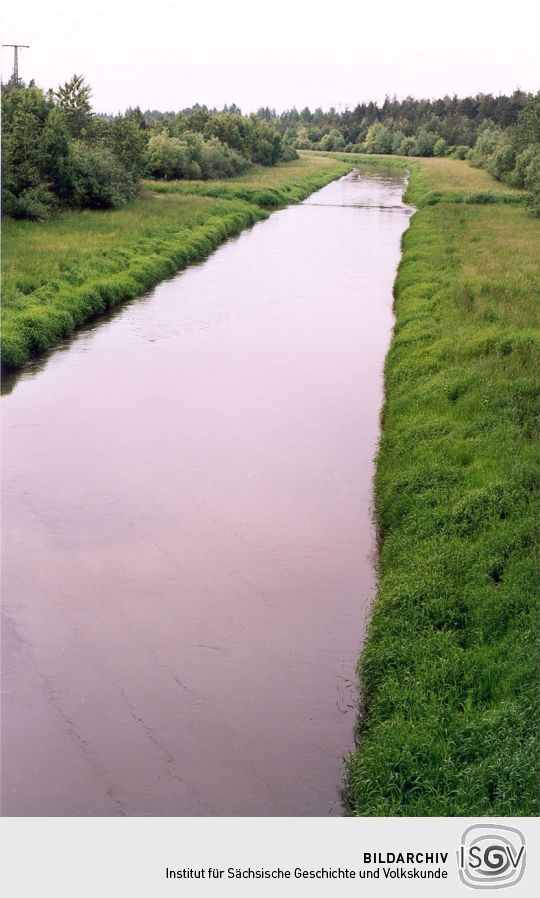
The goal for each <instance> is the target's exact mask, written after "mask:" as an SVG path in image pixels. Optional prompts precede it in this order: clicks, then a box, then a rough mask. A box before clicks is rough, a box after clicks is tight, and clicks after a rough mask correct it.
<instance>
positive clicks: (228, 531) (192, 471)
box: [1, 173, 409, 816]
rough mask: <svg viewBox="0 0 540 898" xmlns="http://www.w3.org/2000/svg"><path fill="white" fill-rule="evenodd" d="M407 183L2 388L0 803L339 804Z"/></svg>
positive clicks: (366, 597)
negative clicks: (0, 758)
mask: <svg viewBox="0 0 540 898" xmlns="http://www.w3.org/2000/svg"><path fill="white" fill-rule="evenodd" d="M402 192H403V181H402V180H400V179H395V178H391V177H387V176H384V175H362V176H360V175H358V174H355V173H353V174H351V175H348V176H347V177H345V178H342V179H341V180H339V181H337V182H334V183H332V184H330V185H328V186H327V187H325V188H323V189H322V190H319V191H318V192H317V193H315V194H312V195H311V196H310V197H309V198H308V199H307V200H306V201H305V202H304V203H302V204H300V205H296V206H291V207H288V208H287V209H284V210H281V211H278V212H276V213H274V214H273V215H272V216H271V217H270V218H269V219H268V220H267V221H264V222H260V223H258V224H256V225H255V226H254V227H253V228H251V229H250V230H248V231H245V232H243V233H242V234H241V235H240V236H239V237H237V238H235V239H233V240H229V241H228V242H227V243H226V244H224V245H223V246H221V247H220V248H219V249H218V250H217V251H216V252H214V253H213V255H212V256H211V257H210V258H208V259H207V260H205V261H204V262H202V263H201V264H199V265H195V266H193V267H190V268H188V269H187V270H185V271H184V272H182V273H181V274H179V275H177V276H175V277H174V278H172V279H171V280H169V281H166V282H163V283H162V284H160V285H159V286H158V287H157V288H156V289H154V290H153V291H152V292H151V293H149V294H148V295H147V296H145V297H143V298H141V299H140V300H137V301H134V302H131V303H129V304H127V305H125V306H124V307H122V308H121V309H120V310H118V311H117V312H116V313H115V314H114V315H111V316H110V317H109V318H107V319H105V320H104V319H101V320H99V321H96V322H95V323H94V324H92V326H90V327H88V328H86V329H85V330H84V331H81V332H80V333H79V334H78V335H77V336H76V337H75V338H74V339H72V340H70V341H67V342H66V343H65V344H64V345H63V346H61V347H60V348H59V349H58V350H57V351H56V352H54V353H52V354H51V355H50V356H49V357H48V358H47V359H45V361H41V362H40V363H37V364H34V365H33V366H30V367H29V368H28V369H27V370H26V371H25V372H24V373H22V374H21V375H20V376H18V377H17V378H15V379H14V380H13V381H12V382H9V381H8V382H7V383H6V388H7V394H6V395H5V397H4V399H3V404H4V411H3V443H4V450H3V489H4V501H3V556H4V565H3V570H4V573H3V605H2V640H3V652H2V659H3V680H2V683H3V685H2V691H3V695H2V806H1V807H2V813H3V814H4V815H25V816H26V815H27V816H41V815H47V816H78V815H88V816H94V815H101V816H112V815H128V816H133V815H135V816H137V815H140V816H146V815H156V816H186V815H187V816H189V815H193V816H204V815H210V816H244V815H253V816H276V815H283V816H326V815H328V814H334V815H340V814H342V813H343V811H342V808H341V805H340V800H339V798H340V786H341V783H342V778H343V765H342V759H343V756H344V755H346V754H347V752H348V751H350V749H351V748H352V738H353V728H354V724H355V718H356V708H355V705H356V701H357V696H356V689H355V687H354V684H353V681H354V680H355V664H356V660H357V656H358V653H359V650H360V648H361V644H362V638H363V634H364V629H365V623H366V617H367V614H368V612H369V605H370V601H371V599H372V596H373V591H374V572H373V556H374V548H375V546H374V533H373V526H372V511H371V502H372V478H373V459H374V454H375V451H376V445H377V438H378V431H379V414H380V409H381V403H382V395H383V393H382V390H383V383H382V372H383V363H384V357H385V354H386V352H387V349H388V345H389V340H390V336H391V328H392V322H393V317H392V282H393V279H394V276H395V271H396V266H397V264H398V261H399V255H400V238H401V235H402V233H403V231H404V229H405V228H406V227H407V224H408V214H409V210H408V209H407V207H405V206H404V205H403V204H402V202H401V194H402Z"/></svg>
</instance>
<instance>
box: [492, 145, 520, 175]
mask: <svg viewBox="0 0 540 898" xmlns="http://www.w3.org/2000/svg"><path fill="white" fill-rule="evenodd" d="M515 162H516V151H515V150H514V147H513V146H511V144H509V143H502V144H500V145H499V146H498V147H497V149H496V150H495V152H494V153H493V154H492V156H490V158H489V159H488V161H487V164H486V168H487V170H488V172H489V173H490V174H492V175H493V177H494V178H497V180H498V181H506V180H507V178H508V175H509V174H510V172H511V171H512V169H513V168H514V165H515Z"/></svg>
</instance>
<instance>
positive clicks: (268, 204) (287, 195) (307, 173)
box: [144, 154, 354, 209]
mask: <svg viewBox="0 0 540 898" xmlns="http://www.w3.org/2000/svg"><path fill="white" fill-rule="evenodd" d="M328 162H329V157H324V156H317V155H315V154H309V155H308V154H303V155H302V156H301V157H300V159H298V160H296V161H295V162H292V163H291V162H286V163H281V164H279V165H276V166H273V167H272V168H264V167H263V166H261V165H253V166H252V167H251V168H250V169H249V170H248V171H247V172H245V173H244V174H242V175H240V176H239V177H237V178H227V179H226V180H222V181H145V182H144V186H145V187H146V189H147V190H151V191H153V192H154V193H159V194H171V193H177V194H197V195H200V196H211V197H217V198H221V199H227V198H229V199H240V200H244V201H246V202H249V203H256V204H257V205H259V206H263V207H264V208H270V209H273V208H278V207H280V206H284V205H286V204H288V203H297V202H300V201H301V200H303V199H305V197H306V196H309V194H310V193H312V192H313V191H314V190H318V188H319V187H324V185H325V184H327V183H328V181H329V180H330V179H329V177H328V172H329V169H328ZM332 163H333V164H334V165H336V166H338V167H339V166H341V167H340V168H337V169H336V172H337V174H334V175H333V177H336V176H339V175H343V174H345V173H346V172H347V171H350V170H351V169H352V168H354V162H353V161H352V160H351V159H345V157H341V158H340V159H336V158H334V159H333V160H332Z"/></svg>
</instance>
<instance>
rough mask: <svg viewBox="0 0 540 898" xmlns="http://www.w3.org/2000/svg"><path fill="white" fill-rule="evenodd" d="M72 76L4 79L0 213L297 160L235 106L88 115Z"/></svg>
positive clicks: (115, 199)
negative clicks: (41, 84)
mask: <svg viewBox="0 0 540 898" xmlns="http://www.w3.org/2000/svg"><path fill="white" fill-rule="evenodd" d="M90 96H91V92H90V88H89V87H88V85H86V84H85V82H84V79H83V78H82V77H81V76H77V75H75V76H73V78H72V79H71V80H70V81H68V82H66V83H65V84H64V85H62V86H61V87H59V89H58V90H57V91H56V92H53V91H49V92H48V93H44V92H43V91H42V90H40V89H39V88H37V87H35V86H30V87H27V88H26V87H22V86H15V85H13V84H10V85H7V86H5V87H3V89H2V115H3V131H2V176H3V188H2V200H3V213H4V214H6V215H9V216H11V217H13V218H30V219H45V218H47V217H49V216H50V214H51V213H52V212H54V211H55V210H58V209H66V208H67V209H70V208H71V209H85V208H86V209H107V208H116V207H118V206H121V205H123V203H125V202H126V201H127V200H128V199H131V198H132V197H133V196H134V195H135V193H136V189H137V187H138V184H139V181H140V178H141V177H142V176H143V175H147V176H151V177H155V178H166V179H171V178H188V179H189V178H202V179H210V178H226V177H232V176H233V175H237V174H239V173H241V172H243V171H245V170H246V169H247V168H248V167H249V166H250V165H251V164H253V163H258V164H261V165H275V164H276V163H277V162H278V161H280V160H281V159H293V158H296V155H297V154H296V153H295V151H294V150H291V148H286V149H284V147H283V146H282V139H281V135H280V134H279V132H278V131H277V129H276V128H274V127H273V126H272V125H271V124H269V123H268V122H266V121H264V120H263V119H260V118H258V117H257V116H255V115H251V116H243V115H242V114H241V113H240V112H237V111H233V112H231V111H227V112H221V113H218V112H212V113H210V112H207V113H205V114H201V115H191V116H184V115H181V114H180V115H176V116H163V117H161V118H160V119H156V118H153V119H151V120H150V121H147V120H146V119H145V117H144V116H143V115H142V113H141V112H140V110H138V109H134V110H128V112H127V113H126V114H125V115H119V116H115V117H99V116H96V115H94V114H93V112H92V108H91V103H90Z"/></svg>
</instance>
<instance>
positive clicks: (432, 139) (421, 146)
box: [413, 128, 437, 156]
mask: <svg viewBox="0 0 540 898" xmlns="http://www.w3.org/2000/svg"><path fill="white" fill-rule="evenodd" d="M436 143H437V135H436V134H434V133H433V131H426V130H425V129H424V128H420V130H419V132H418V134H417V135H416V140H415V142H414V152H413V156H433V155H434V151H435V144H436Z"/></svg>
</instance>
